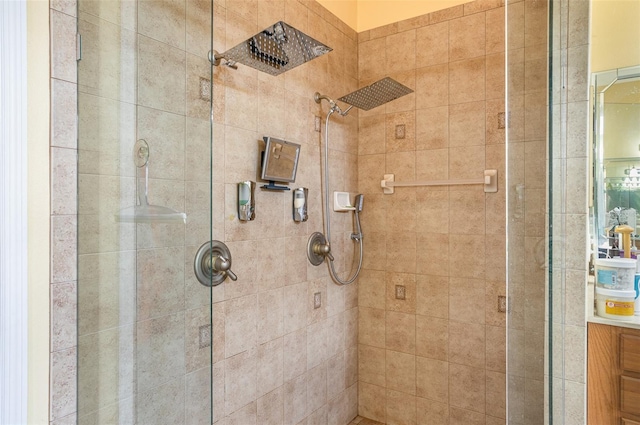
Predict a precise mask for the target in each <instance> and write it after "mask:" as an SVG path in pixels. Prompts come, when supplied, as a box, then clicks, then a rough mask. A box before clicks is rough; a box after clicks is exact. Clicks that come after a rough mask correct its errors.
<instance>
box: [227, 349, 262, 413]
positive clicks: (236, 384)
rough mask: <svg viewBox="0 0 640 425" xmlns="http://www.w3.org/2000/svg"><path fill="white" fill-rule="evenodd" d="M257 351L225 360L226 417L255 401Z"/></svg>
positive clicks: (246, 352)
mask: <svg viewBox="0 0 640 425" xmlns="http://www.w3.org/2000/svg"><path fill="white" fill-rule="evenodd" d="M256 363H257V350H256V348H255V347H254V348H252V349H250V350H247V351H243V352H242V353H240V354H236V355H235V356H233V357H229V358H227V359H226V360H225V373H224V381H225V385H224V388H225V392H224V399H225V412H226V413H227V415H229V414H231V413H233V412H235V411H237V410H239V409H240V408H242V406H245V405H246V404H248V403H250V402H251V401H252V400H255V399H256V370H257V368H256Z"/></svg>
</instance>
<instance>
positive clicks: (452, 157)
mask: <svg viewBox="0 0 640 425" xmlns="http://www.w3.org/2000/svg"><path fill="white" fill-rule="evenodd" d="M484 169H485V148H484V146H468V147H466V146H465V147H458V148H455V149H449V177H450V178H454V177H455V178H456V179H464V178H473V179H477V178H479V177H482V176H483V175H484Z"/></svg>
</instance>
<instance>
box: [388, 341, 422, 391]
mask: <svg viewBox="0 0 640 425" xmlns="http://www.w3.org/2000/svg"><path fill="white" fill-rule="evenodd" d="M385 358H386V360H385V364H386V366H385V368H386V373H385V375H386V382H387V389H388V390H389V389H391V390H396V391H401V392H403V393H405V394H413V395H415V393H416V356H415V355H413V354H406V353H400V352H397V351H391V350H386V356H385Z"/></svg>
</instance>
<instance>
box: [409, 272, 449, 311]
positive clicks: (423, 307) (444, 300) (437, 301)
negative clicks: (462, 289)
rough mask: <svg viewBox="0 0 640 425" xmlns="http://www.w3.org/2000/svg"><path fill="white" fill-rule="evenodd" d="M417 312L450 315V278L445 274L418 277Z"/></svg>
mask: <svg viewBox="0 0 640 425" xmlns="http://www.w3.org/2000/svg"><path fill="white" fill-rule="evenodd" d="M416 313H417V314H419V315H423V316H428V317H438V318H441V319H447V318H448V317H449V278H448V277H443V276H425V275H418V276H417V277H416Z"/></svg>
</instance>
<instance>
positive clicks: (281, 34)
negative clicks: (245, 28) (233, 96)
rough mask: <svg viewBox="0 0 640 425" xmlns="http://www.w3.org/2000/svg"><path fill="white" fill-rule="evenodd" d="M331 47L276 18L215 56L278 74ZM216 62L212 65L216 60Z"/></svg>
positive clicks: (327, 51)
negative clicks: (268, 24)
mask: <svg viewBox="0 0 640 425" xmlns="http://www.w3.org/2000/svg"><path fill="white" fill-rule="evenodd" d="M331 50H333V49H331V48H330V47H327V46H325V45H324V44H322V43H320V42H319V41H317V40H315V39H313V38H311V37H309V36H308V35H306V34H304V33H303V32H301V31H299V30H297V29H295V28H294V27H292V26H291V25H288V24H287V23H285V22H282V21H279V22H276V23H275V24H273V25H271V26H269V27H267V28H265V29H264V30H263V31H261V32H259V33H258V34H256V35H254V36H253V37H251V38H249V39H248V40H246V41H243V42H242V43H240V44H238V45H237V46H235V47H233V48H231V49H229V50H227V51H226V52H224V53H222V54H219V53H216V54H215V56H214V58H215V59H216V62H217V60H219V59H221V58H224V59H227V60H228V61H231V62H239V63H241V64H243V65H247V66H250V67H251V68H255V69H257V70H258V71H262V72H266V73H267V74H271V75H279V74H281V73H283V72H285V71H288V70H290V69H293V68H295V67H296V66H298V65H302V64H303V63H305V62H308V61H310V60H312V59H315V58H317V57H319V56H322V55H324V54H326V53H329V52H330V51H331ZM216 62H214V65H217V64H218V63H219V62H218V63H216Z"/></svg>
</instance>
